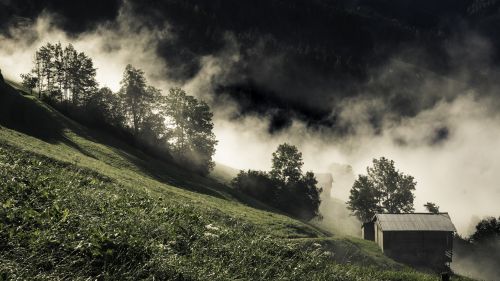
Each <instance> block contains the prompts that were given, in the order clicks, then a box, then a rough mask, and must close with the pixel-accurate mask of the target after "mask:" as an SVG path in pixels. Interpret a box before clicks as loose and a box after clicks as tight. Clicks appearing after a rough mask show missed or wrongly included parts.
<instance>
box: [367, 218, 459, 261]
mask: <svg viewBox="0 0 500 281" xmlns="http://www.w3.org/2000/svg"><path fill="white" fill-rule="evenodd" d="M454 232H456V229H455V226H454V225H453V223H452V222H451V219H450V216H449V215H448V213H437V214H432V213H412V214H376V215H375V216H374V217H373V219H372V220H371V221H370V222H367V223H365V224H363V226H362V233H363V238H364V239H367V240H372V241H375V243H377V244H378V245H379V247H380V249H382V251H383V252H384V254H385V255H386V256H389V257H391V258H392V259H394V260H396V261H400V262H403V263H407V264H412V265H416V266H425V267H432V268H436V269H439V268H443V267H446V266H448V265H449V263H450V262H451V260H452V253H453V252H452V251H453V234H454Z"/></svg>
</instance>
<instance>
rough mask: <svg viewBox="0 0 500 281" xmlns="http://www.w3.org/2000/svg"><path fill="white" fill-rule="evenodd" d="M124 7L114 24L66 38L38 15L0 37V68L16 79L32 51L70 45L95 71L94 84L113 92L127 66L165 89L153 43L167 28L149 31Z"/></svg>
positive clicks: (165, 36)
mask: <svg viewBox="0 0 500 281" xmlns="http://www.w3.org/2000/svg"><path fill="white" fill-rule="evenodd" d="M127 9H128V8H127V5H125V6H123V7H122V9H121V10H120V12H119V14H118V16H117V18H116V21H114V22H105V23H102V24H100V25H98V26H97V27H96V28H95V29H93V30H91V31H86V32H83V33H80V34H78V35H69V34H68V33H66V32H65V31H63V30H62V29H60V28H59V27H58V26H57V25H56V24H55V22H56V20H55V17H54V15H51V14H49V13H42V14H41V15H40V16H39V17H38V18H37V19H36V20H35V21H34V22H32V23H31V22H27V21H26V20H25V21H24V22H21V23H18V24H17V25H15V26H12V27H11V28H10V29H9V30H8V32H7V34H6V35H5V34H4V35H1V34H0V42H2V44H1V46H0V67H1V68H2V70H3V73H4V75H5V76H6V78H8V79H12V80H19V75H20V74H21V73H28V72H29V71H30V70H31V67H32V62H33V55H34V52H35V50H37V49H38V48H40V47H41V46H43V45H45V44H47V43H56V42H60V43H61V44H63V46H64V45H67V44H69V43H71V44H73V46H74V47H75V48H76V50H78V51H80V52H84V53H86V54H87V55H88V56H90V57H91V58H92V60H93V61H94V66H95V67H96V68H97V77H96V78H97V81H98V82H99V83H100V85H101V86H107V87H109V88H111V89H112V90H114V91H117V90H118V89H119V87H120V80H121V78H122V74H123V71H124V69H125V66H126V65H127V64H129V63H130V64H132V65H134V66H136V67H139V68H141V69H143V70H144V71H145V72H146V73H147V78H148V79H149V80H150V81H151V82H153V83H154V84H157V86H160V87H161V86H162V87H163V88H167V87H168V85H165V84H164V83H165V82H164V79H163V78H164V77H165V76H166V73H165V69H166V64H165V62H164V61H163V60H162V59H161V58H160V57H159V56H158V55H157V54H156V48H157V42H158V41H160V40H167V39H168V38H169V37H170V36H171V34H170V32H169V28H168V26H165V27H162V28H159V29H151V28H146V27H144V26H142V25H141V24H140V23H139V22H136V21H134V20H133V18H131V17H130V16H129V15H130V13H129V11H128V10H127Z"/></svg>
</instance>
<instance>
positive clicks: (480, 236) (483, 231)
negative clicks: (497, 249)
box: [470, 217, 500, 244]
mask: <svg viewBox="0 0 500 281" xmlns="http://www.w3.org/2000/svg"><path fill="white" fill-rule="evenodd" d="M470 239H471V240H472V242H474V243H479V244H494V243H500V217H499V218H498V219H497V218H495V217H490V218H485V219H483V220H481V221H480V222H479V223H478V224H477V225H476V231H475V232H474V234H472V236H471V237H470Z"/></svg>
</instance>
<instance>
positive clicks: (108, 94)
mask: <svg viewBox="0 0 500 281" xmlns="http://www.w3.org/2000/svg"><path fill="white" fill-rule="evenodd" d="M21 77H22V79H23V85H24V86H25V87H26V88H28V89H30V90H32V89H35V88H36V90H37V91H38V95H39V97H41V98H44V99H46V100H47V101H48V102H50V103H51V104H52V105H54V106H56V107H58V108H59V109H60V110H61V111H63V112H64V113H66V114H68V115H70V116H72V117H74V118H77V119H79V120H80V121H84V122H86V124H88V125H93V126H98V127H101V128H104V129H111V130H112V131H115V132H118V133H120V134H121V135H122V136H124V133H125V134H127V133H130V134H131V136H128V138H129V139H130V140H132V141H133V142H136V144H137V145H141V146H144V148H146V149H147V150H154V151H157V152H158V151H159V152H162V153H163V154H164V156H166V157H167V158H169V157H173V159H174V160H175V161H177V162H179V163H181V164H183V165H185V166H187V167H189V168H191V169H193V170H195V171H197V172H200V173H202V174H208V173H209V172H210V171H211V170H212V169H213V167H214V162H213V160H212V156H213V155H214V153H215V145H216V144H217V140H216V139H215V134H214V133H213V123H212V117H213V114H212V112H211V110H210V107H209V106H208V105H207V104H206V103H205V102H203V101H199V100H197V99H196V98H194V97H192V96H189V95H188V94H187V93H186V92H185V91H183V90H182V89H180V88H173V89H171V90H170V92H169V94H168V95H166V96H164V95H163V94H162V92H161V90H159V89H157V88H155V87H153V86H150V85H148V83H147V81H146V78H145V74H144V72H143V71H142V70H141V69H138V68H135V67H133V66H132V65H130V64H129V65H127V66H126V68H125V71H124V73H123V79H122V81H121V88H120V90H119V91H118V93H113V91H112V90H110V89H109V88H106V87H104V88H101V89H99V88H98V83H97V82H96V79H95V77H96V69H95V68H94V66H93V62H92V59H91V58H89V57H87V55H85V54H84V53H82V52H80V53H79V52H77V51H76V50H75V49H74V48H73V46H72V45H71V44H69V45H68V46H66V47H65V48H63V47H62V45H61V44H60V43H57V44H51V43H48V44H46V45H45V46H42V47H41V48H40V49H39V50H37V51H36V53H35V56H34V60H33V68H32V70H31V72H30V73H28V74H22V75H21Z"/></svg>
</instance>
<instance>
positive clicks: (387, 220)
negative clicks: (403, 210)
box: [373, 213, 457, 232]
mask: <svg viewBox="0 0 500 281" xmlns="http://www.w3.org/2000/svg"><path fill="white" fill-rule="evenodd" d="M373 221H375V222H376V223H378V225H379V227H380V228H381V229H382V231H452V232H453V231H457V230H456V228H455V226H454V225H453V223H452V222H451V219H450V216H449V215H448V213H438V214H432V213H412V214H376V215H375V217H374V218H373Z"/></svg>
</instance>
